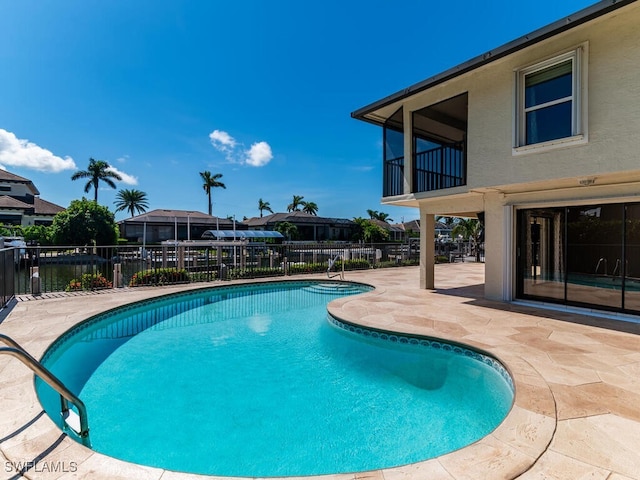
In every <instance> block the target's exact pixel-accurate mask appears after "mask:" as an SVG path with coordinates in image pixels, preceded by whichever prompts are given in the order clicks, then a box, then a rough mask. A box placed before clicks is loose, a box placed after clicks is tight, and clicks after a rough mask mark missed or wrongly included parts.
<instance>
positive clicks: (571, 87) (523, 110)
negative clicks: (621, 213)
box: [515, 49, 584, 148]
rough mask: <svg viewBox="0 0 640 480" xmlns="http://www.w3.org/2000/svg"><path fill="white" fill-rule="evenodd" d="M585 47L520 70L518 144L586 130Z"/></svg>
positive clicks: (571, 135)
mask: <svg viewBox="0 0 640 480" xmlns="http://www.w3.org/2000/svg"><path fill="white" fill-rule="evenodd" d="M581 51H582V50H581V49H577V50H573V51H571V52H569V53H566V54H564V55H561V56H559V57H556V58H553V59H551V60H547V61H546V62H542V63H540V64H537V65H534V66H532V67H529V68H526V69H523V70H520V71H519V72H518V73H517V75H518V76H517V98H518V110H517V112H516V117H517V126H516V137H517V138H516V142H515V143H516V145H515V146H516V148H517V147H524V146H528V145H549V144H553V143H554V142H556V141H565V140H566V139H575V137H576V136H579V135H581V134H583V133H584V132H583V128H582V120H581V106H582V98H581V97H582V95H581V92H582V82H581V78H582V75H581V71H580V64H581V62H580V52H581Z"/></svg>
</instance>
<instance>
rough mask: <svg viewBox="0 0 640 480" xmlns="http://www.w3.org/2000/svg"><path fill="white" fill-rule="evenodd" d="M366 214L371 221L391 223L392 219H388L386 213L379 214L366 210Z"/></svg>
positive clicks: (375, 211)
mask: <svg viewBox="0 0 640 480" xmlns="http://www.w3.org/2000/svg"><path fill="white" fill-rule="evenodd" d="M367 214H368V215H369V218H370V219H371V220H380V221H381V222H387V223H390V222H393V218H389V214H388V213H384V212H379V211H377V210H367Z"/></svg>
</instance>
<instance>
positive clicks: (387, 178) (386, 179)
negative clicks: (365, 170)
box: [382, 157, 404, 197]
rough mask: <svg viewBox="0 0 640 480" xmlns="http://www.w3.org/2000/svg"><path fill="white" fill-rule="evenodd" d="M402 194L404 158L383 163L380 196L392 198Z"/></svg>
mask: <svg viewBox="0 0 640 480" xmlns="http://www.w3.org/2000/svg"><path fill="white" fill-rule="evenodd" d="M403 193H404V157H398V158H392V159H391V160H385V161H384V171H383V173H382V196H383V197H392V196H394V195H402V194H403Z"/></svg>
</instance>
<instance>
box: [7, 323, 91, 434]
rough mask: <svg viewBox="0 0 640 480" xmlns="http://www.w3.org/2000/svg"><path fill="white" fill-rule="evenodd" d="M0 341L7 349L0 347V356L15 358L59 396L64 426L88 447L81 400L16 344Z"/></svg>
mask: <svg viewBox="0 0 640 480" xmlns="http://www.w3.org/2000/svg"><path fill="white" fill-rule="evenodd" d="M0 341H1V342H4V343H5V344H6V345H8V347H0V354H3V353H6V354H8V355H11V356H12V357H15V358H17V359H18V360H20V361H21V362H22V363H24V364H25V365H26V366H27V367H29V369H31V371H32V372H33V373H34V374H35V375H37V376H38V377H40V378H41V379H42V380H43V381H44V382H45V383H47V385H49V386H50V387H51V388H53V389H54V390H55V391H56V392H58V394H59V395H60V406H61V414H62V418H63V420H64V422H65V424H66V425H67V426H68V427H69V428H70V429H71V430H72V431H73V433H75V434H76V435H77V436H78V437H80V439H81V440H82V444H83V445H85V446H87V447H89V446H91V442H90V441H89V420H88V419H87V408H86V407H85V405H84V403H83V402H82V400H80V399H79V398H78V397H77V396H76V395H75V394H74V393H73V392H71V391H70V390H69V389H68V388H67V387H65V385H64V384H63V383H62V382H61V381H60V380H59V379H58V378H57V377H56V376H55V375H54V374H53V373H51V372H50V371H49V370H47V369H46V368H45V367H44V365H42V364H41V363H40V362H38V361H37V360H36V359H35V358H33V357H32V356H31V355H29V353H27V351H26V350H25V349H24V348H22V347H21V346H20V345H19V344H18V342H16V341H15V340H13V339H12V338H11V337H8V336H6V335H3V334H0ZM69 403H72V404H73V405H75V407H76V408H77V409H78V413H77V414H76V413H75V412H74V411H73V410H72V409H71V408H69Z"/></svg>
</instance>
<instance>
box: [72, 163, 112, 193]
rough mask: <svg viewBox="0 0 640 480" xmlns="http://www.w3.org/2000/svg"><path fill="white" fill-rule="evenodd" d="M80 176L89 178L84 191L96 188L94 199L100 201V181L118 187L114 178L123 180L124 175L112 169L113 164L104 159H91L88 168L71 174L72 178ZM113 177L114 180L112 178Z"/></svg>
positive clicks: (76, 178)
mask: <svg viewBox="0 0 640 480" xmlns="http://www.w3.org/2000/svg"><path fill="white" fill-rule="evenodd" d="M80 178H88V179H89V181H88V182H87V184H86V185H85V186H84V192H85V193H89V190H91V187H93V190H94V193H95V195H94V201H95V202H96V203H98V186H99V184H100V182H101V181H102V182H104V183H106V184H107V185H109V186H110V187H111V188H116V184H115V182H114V181H113V180H122V177H121V176H120V175H118V174H117V173H116V172H114V171H113V170H111V166H110V165H109V164H108V163H107V162H105V161H104V160H95V159H93V158H90V159H89V166H88V167H87V169H86V170H78V171H77V172H76V173H74V174H73V175H71V180H78V179H80ZM112 179H113V180H112Z"/></svg>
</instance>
